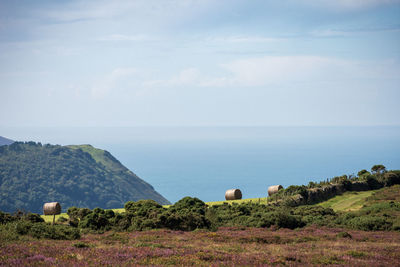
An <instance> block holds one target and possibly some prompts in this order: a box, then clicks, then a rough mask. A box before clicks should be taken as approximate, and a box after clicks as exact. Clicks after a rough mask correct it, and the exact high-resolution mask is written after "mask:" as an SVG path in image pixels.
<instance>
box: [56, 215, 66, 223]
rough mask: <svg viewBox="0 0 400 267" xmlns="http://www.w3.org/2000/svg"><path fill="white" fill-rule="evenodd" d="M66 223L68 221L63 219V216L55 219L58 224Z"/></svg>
mask: <svg viewBox="0 0 400 267" xmlns="http://www.w3.org/2000/svg"><path fill="white" fill-rule="evenodd" d="M67 221H68V219H67V218H65V217H63V216H60V217H58V219H57V222H59V223H63V222H67Z"/></svg>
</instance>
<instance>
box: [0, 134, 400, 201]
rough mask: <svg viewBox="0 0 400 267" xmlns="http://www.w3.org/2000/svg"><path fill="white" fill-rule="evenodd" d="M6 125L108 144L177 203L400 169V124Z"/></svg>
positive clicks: (50, 137)
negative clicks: (367, 171) (374, 169)
mask: <svg viewBox="0 0 400 267" xmlns="http://www.w3.org/2000/svg"><path fill="white" fill-rule="evenodd" d="M18 129H19V130H18ZM0 130H2V133H1V134H0V135H3V136H6V137H8V138H11V139H14V140H23V141H27V140H33V141H41V142H42V143H47V142H48V143H52V144H57V143H58V144H63V145H66V144H83V143H90V144H92V145H93V146H95V147H98V148H103V149H106V150H108V151H109V152H110V153H112V154H113V155H114V156H115V157H116V158H117V159H119V160H120V161H121V163H123V164H124V165H125V166H126V167H128V168H129V169H131V170H132V171H133V172H135V173H136V174H137V175H138V176H139V177H141V178H142V179H144V180H145V181H147V182H149V183H150V184H152V185H153V186H154V188H155V189H156V190H157V191H158V192H160V193H161V194H162V195H163V196H164V197H166V198H167V199H168V200H170V201H171V202H176V201H177V200H179V199H181V198H182V197H185V196H194V197H198V198H200V199H202V200H204V201H217V200H223V199H224V194H225V191H226V190H227V189H230V188H240V189H241V191H242V193H243V197H244V198H253V197H264V196H266V195H267V188H268V186H270V185H274V184H282V185H283V186H284V187H286V186H289V185H291V184H296V185H300V184H308V182H309V181H320V180H324V179H327V178H331V177H334V176H339V175H343V174H356V173H357V172H358V171H359V170H361V169H370V168H371V167H372V165H374V164H384V165H385V166H386V167H387V168H388V169H400V127H254V128H252V127H245V128H241V127H223V128H210V127H208V128H201V127H193V128H156V127H148V128H68V129H66V128H65V129H60V128H30V129H24V133H21V132H20V130H21V128H0ZM4 132H5V133H4Z"/></svg>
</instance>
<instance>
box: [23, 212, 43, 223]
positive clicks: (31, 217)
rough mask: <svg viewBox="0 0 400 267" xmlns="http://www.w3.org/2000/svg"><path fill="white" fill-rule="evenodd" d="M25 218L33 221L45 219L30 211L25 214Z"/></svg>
mask: <svg viewBox="0 0 400 267" xmlns="http://www.w3.org/2000/svg"><path fill="white" fill-rule="evenodd" d="M24 219H25V220H27V221H30V222H33V223H38V222H44V219H43V218H42V217H40V215H39V214H36V213H28V214H26V215H25V216H24Z"/></svg>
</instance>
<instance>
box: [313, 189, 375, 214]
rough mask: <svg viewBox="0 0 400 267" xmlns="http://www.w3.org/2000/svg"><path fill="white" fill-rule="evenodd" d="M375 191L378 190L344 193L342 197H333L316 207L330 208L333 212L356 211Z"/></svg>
mask: <svg viewBox="0 0 400 267" xmlns="http://www.w3.org/2000/svg"><path fill="white" fill-rule="evenodd" d="M376 191H378V190H370V191H362V192H345V193H343V194H342V195H338V196H335V197H333V198H331V199H329V200H327V201H324V202H321V203H318V204H316V205H319V206H322V207H324V208H332V209H333V210H334V211H356V210H359V209H361V208H362V206H363V205H364V203H365V200H366V198H368V197H370V196H372V195H373V194H374V193H375V192H376Z"/></svg>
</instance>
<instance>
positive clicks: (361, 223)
mask: <svg viewBox="0 0 400 267" xmlns="http://www.w3.org/2000/svg"><path fill="white" fill-rule="evenodd" d="M346 225H347V226H349V227H351V228H353V229H358V230H364V231H377V230H389V229H391V227H392V223H391V222H389V221H387V220H386V218H384V217H377V216H362V217H355V218H352V219H350V220H349V221H347V222H346Z"/></svg>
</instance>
